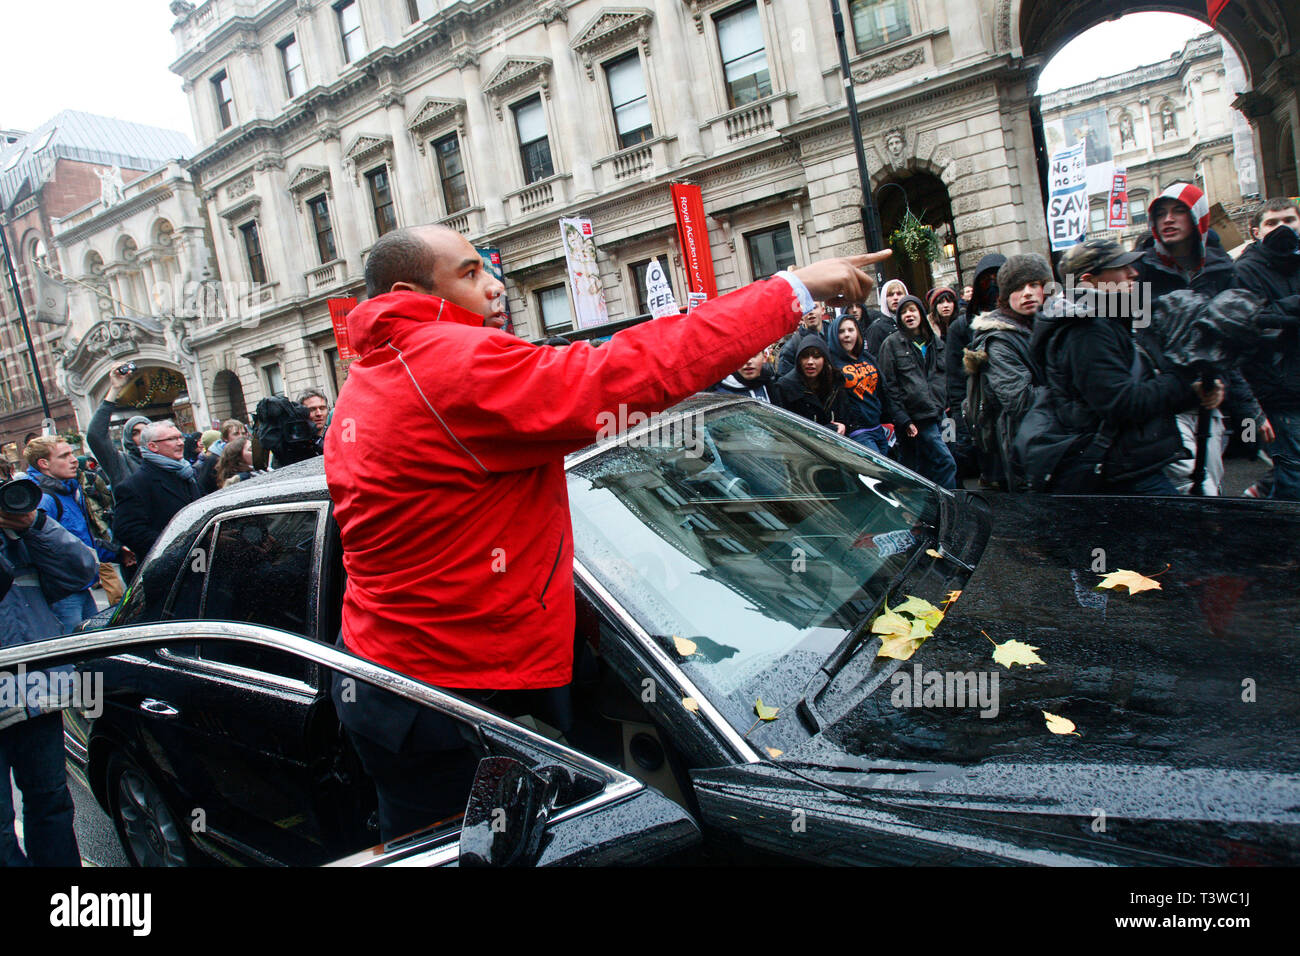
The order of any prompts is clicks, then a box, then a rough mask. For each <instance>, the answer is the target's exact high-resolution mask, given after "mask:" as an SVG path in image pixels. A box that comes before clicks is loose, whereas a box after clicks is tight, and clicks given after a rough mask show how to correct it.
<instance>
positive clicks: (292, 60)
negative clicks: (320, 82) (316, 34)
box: [276, 36, 307, 99]
mask: <svg viewBox="0 0 1300 956" xmlns="http://www.w3.org/2000/svg"><path fill="white" fill-rule="evenodd" d="M276 47H277V49H279V51H280V66H281V67H283V68H284V88H285V91H286V92H288V94H289V99H293V98H294V97H295V96H297V95H299V94H300V93H302V91H303V90H304V89H306V87H307V81H306V79H305V78H304V75H303V70H302V51H301V50H299V49H298V38H297V37H295V36H290V37H289V38H288V39H285V40H281V41H280V42H279V43H277V44H276Z"/></svg>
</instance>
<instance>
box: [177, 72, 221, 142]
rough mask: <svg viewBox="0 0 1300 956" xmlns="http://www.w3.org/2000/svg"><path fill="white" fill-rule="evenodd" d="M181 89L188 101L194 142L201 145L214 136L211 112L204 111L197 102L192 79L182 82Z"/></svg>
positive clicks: (195, 89)
mask: <svg viewBox="0 0 1300 956" xmlns="http://www.w3.org/2000/svg"><path fill="white" fill-rule="evenodd" d="M181 89H182V90H183V91H184V92H185V98H186V99H188V100H189V103H190V125H191V126H192V127H193V130H194V142H196V143H198V144H199V146H200V147H202V146H203V145H205V144H207V143H210V142H212V140H213V139H215V138H216V137H215V136H214V135H213V133H212V131H211V126H212V114H211V113H209V112H205V111H204V108H203V105H202V104H200V103H199V92H198V89H197V88H196V87H195V86H194V82H193V81H192V80H186V81H185V82H183V83H182V84H181Z"/></svg>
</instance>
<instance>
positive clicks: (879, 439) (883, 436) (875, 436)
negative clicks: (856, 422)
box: [849, 425, 889, 458]
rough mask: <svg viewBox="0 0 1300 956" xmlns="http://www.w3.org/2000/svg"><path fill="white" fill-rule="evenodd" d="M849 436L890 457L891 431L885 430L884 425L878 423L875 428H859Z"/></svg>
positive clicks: (860, 443)
mask: <svg viewBox="0 0 1300 956" xmlns="http://www.w3.org/2000/svg"><path fill="white" fill-rule="evenodd" d="M849 437H850V438H852V439H853V440H854V441H855V442H857V443H858V444H859V445H866V446H867V447H868V448H870V449H871V450H872V451H878V452H880V454H881V456H883V457H885V458H888V457H889V433H888V432H887V431H885V427H884V426H883V425H877V426H876V427H875V428H859V429H858V430H857V431H855V432H854V433H853V434H852V435H850V436H849Z"/></svg>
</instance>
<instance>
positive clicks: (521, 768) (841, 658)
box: [0, 396, 1300, 864]
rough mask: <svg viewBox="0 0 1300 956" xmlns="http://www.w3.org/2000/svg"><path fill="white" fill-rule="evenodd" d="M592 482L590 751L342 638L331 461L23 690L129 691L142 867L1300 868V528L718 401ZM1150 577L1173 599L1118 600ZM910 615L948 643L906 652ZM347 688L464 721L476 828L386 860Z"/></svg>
mask: <svg viewBox="0 0 1300 956" xmlns="http://www.w3.org/2000/svg"><path fill="white" fill-rule="evenodd" d="M567 472H568V477H569V497H570V503H571V508H572V515H573V532H574V540H575V548H576V558H575V577H576V584H577V589H578V627H577V634H576V635H575V647H576V654H575V667H574V680H573V687H572V690H573V699H574V705H575V711H576V720H575V725H574V728H573V730H572V731H571V732H570V733H569V734H568V735H567V737H566V739H562V740H561V739H555V738H556V737H557V736H558V732H556V731H554V730H553V728H550V727H548V726H546V724H545V723H543V722H542V721H540V720H538V719H536V718H535V717H533V716H531V715H515V716H514V718H513V719H508V718H506V717H504V716H502V715H499V714H496V713H494V712H492V711H490V710H489V709H487V708H485V707H482V706H479V705H476V704H471V703H467V702H465V701H462V700H460V699H459V698H457V697H455V696H453V694H451V693H444V692H440V691H438V690H436V689H432V688H429V687H427V686H426V685H423V684H421V683H419V682H417V681H414V680H410V679H408V678H404V677H402V676H400V675H397V674H394V673H393V672H391V671H387V670H386V669H384V668H382V667H378V666H377V665H374V664H371V663H369V662H366V661H361V660H359V659H357V658H355V657H353V656H351V655H349V654H347V653H346V652H344V651H340V650H338V649H336V648H335V647H334V646H333V645H334V643H335V640H336V638H337V636H338V633H339V627H340V614H341V612H340V604H341V597H342V592H343V587H344V580H343V570H342V560H341V550H340V545H339V539H338V531H337V528H336V527H335V525H334V523H333V521H332V519H331V517H330V500H329V497H328V493H327V490H326V486H325V479H324V473H323V469H322V464H321V462H320V460H319V459H317V460H314V461H311V462H305V463H302V464H300V465H295V466H291V467H289V468H286V469H282V470H279V471H277V472H275V473H274V474H272V475H269V476H266V477H263V478H257V479H253V480H251V481H248V482H244V483H241V484H240V485H239V486H238V487H237V488H234V489H229V490H226V491H222V492H218V493H216V494H214V495H210V496H208V497H205V498H202V499H200V500H199V501H197V502H195V503H194V504H192V505H190V506H188V507H187V508H186V509H185V510H184V511H182V512H181V513H180V514H178V515H177V516H176V518H175V519H174V520H173V521H172V523H171V525H170V526H169V527H168V529H167V531H166V532H165V533H164V535H163V536H162V538H160V539H159V541H158V543H157V545H156V546H155V548H154V550H153V551H152V552H151V553H150V555H149V556H148V558H147V559H146V560H145V562H144V564H143V567H142V570H141V572H140V575H139V578H138V579H137V581H136V582H135V583H134V584H133V585H132V587H131V589H130V591H129V593H128V595H127V596H126V598H125V599H124V601H123V603H122V604H121V605H120V606H119V607H118V608H117V609H115V610H114V611H113V612H112V613H111V614H106V615H105V617H106V618H107V620H103V621H98V622H95V626H104V628H105V629H103V630H98V631H90V630H88V631H86V632H83V633H81V634H78V635H73V636H70V637H66V638H61V639H58V640H57V641H51V642H42V643H41V644H39V645H27V646H26V647H20V648H17V649H11V650H7V651H4V652H0V667H6V668H7V667H12V666H14V665H16V664H17V663H18V662H19V661H20V660H22V661H25V662H26V664H27V666H28V667H29V668H30V667H35V666H50V665H52V664H56V663H67V662H72V663H74V664H76V665H77V667H78V668H79V669H80V673H81V674H83V675H96V676H95V679H99V678H98V676H97V675H102V679H103V684H104V687H103V693H102V695H101V702H102V707H101V708H100V710H101V712H99V713H98V714H95V708H94V707H91V708H90V709H89V713H91V714H92V715H93V716H87V715H86V709H85V708H84V706H83V710H82V711H81V712H78V711H75V710H71V711H69V713H68V719H67V728H68V740H69V753H70V758H71V760H70V763H71V765H72V766H73V768H74V770H75V771H76V772H77V774H78V775H79V776H80V778H81V779H83V780H84V782H85V785H86V787H87V788H88V789H89V791H90V792H91V793H93V795H94V798H95V802H96V803H97V804H98V806H99V808H101V809H102V810H103V811H104V812H106V813H107V814H108V815H109V816H111V818H112V821H113V822H112V826H113V827H114V828H115V829H116V831H117V833H118V834H119V836H120V838H121V841H122V843H123V845H124V846H125V847H126V849H127V852H128V856H129V858H130V859H131V860H132V862H138V863H192V862H197V861H199V860H207V859H213V858H215V859H217V860H222V861H226V862H240V863H249V862H253V863H290V864H303V863H324V862H334V861H340V860H341V861H343V862H350V863H367V864H368V863H377V864H383V863H389V862H402V863H407V862H418V863H439V862H451V861H454V860H456V859H461V860H462V861H466V862H469V861H472V862H502V861H517V862H530V863H549V862H594V863H604V862H644V861H647V860H652V859H656V858H658V857H661V856H663V855H665V854H676V858H677V859H692V858H693V854H695V853H700V852H702V853H703V854H704V855H705V856H706V858H709V859H723V860H732V859H745V858H758V859H771V858H773V857H780V858H796V859H800V860H808V861H816V862H852V863H925V864H951V863H963V864H970V863H976V864H980V863H985V864H991V863H1049V864H1062V863H1064V864H1070V863H1103V864H1186V863H1201V864H1223V863H1256V864H1259V863H1263V864H1276V863H1292V864H1294V863H1296V862H1297V861H1300V826H1298V824H1300V742H1298V735H1297V734H1296V733H1295V730H1294V729H1295V726H1296V718H1297V716H1298V715H1300V694H1298V693H1297V690H1296V688H1297V687H1298V686H1300V682H1298V681H1297V677H1300V666H1298V661H1297V636H1298V629H1297V623H1296V619H1297V618H1296V611H1297V601H1296V595H1297V588H1296V582H1297V581H1298V580H1300V507H1297V506H1294V505H1289V504H1282V503H1268V502H1264V503H1261V502H1255V501H1244V500H1243V501H1236V500H1227V499H1150V498H1104V499H1103V498H1085V497H1080V498H1051V497H1044V496H1026V497H1011V496H1005V497H1002V498H1000V499H998V500H997V501H996V502H995V507H991V506H990V504H989V503H988V502H986V501H985V500H984V499H982V498H981V497H979V496H976V495H971V494H967V493H964V492H957V493H950V492H947V491H943V490H941V489H938V488H936V487H935V486H933V485H932V484H930V483H928V482H926V481H925V480H923V479H921V478H919V477H917V476H916V475H914V474H912V473H911V472H909V471H907V470H905V469H902V468H900V467H898V466H896V465H895V464H893V463H892V462H889V461H887V460H885V459H882V458H881V457H879V456H877V455H876V454H874V453H873V452H870V451H867V450H866V449H864V448H862V447H861V446H859V445H857V444H855V443H853V442H851V441H847V440H845V439H842V438H840V437H838V436H836V435H834V434H832V433H830V432H828V431H826V430H825V429H822V428H820V427H818V426H815V425H813V424H811V423H809V422H806V421H805V420H803V419H799V418H797V417H795V416H792V415H790V414H788V413H785V412H783V411H781V410H779V409H775V408H772V407H771V406H768V405H764V404H761V403H757V402H753V401H749V400H742V399H727V398H723V397H720V396H709V397H703V396H700V397H696V398H694V399H691V400H689V401H688V402H685V403H683V404H682V405H679V406H677V407H676V408H675V409H674V410H672V412H671V413H670V414H669V415H668V416H667V417H665V418H661V419H658V420H656V421H654V422H652V423H651V424H650V425H648V426H646V427H643V428H640V429H637V430H633V431H631V432H629V433H628V434H625V435H623V436H621V437H620V438H619V439H617V440H616V441H613V442H610V443H607V444H602V445H598V446H594V447H592V448H589V449H587V450H585V451H583V452H580V453H577V454H575V455H572V456H570V458H569V460H568V462H567ZM1166 566H1168V569H1167V570H1163V573H1157V572H1161V571H1162V569H1165V568H1166ZM1120 569H1129V570H1136V571H1140V572H1143V573H1145V574H1149V575H1152V576H1153V579H1154V580H1156V581H1158V582H1159V583H1160V587H1159V588H1158V589H1150V590H1145V591H1142V592H1141V593H1137V594H1127V593H1124V592H1123V591H1101V590H1098V589H1097V585H1098V583H1099V582H1100V581H1101V580H1102V574H1103V572H1109V571H1116V570H1120ZM956 592H960V593H959V594H958V593H956ZM909 601H910V602H911V603H910V604H909V603H908V602H909ZM922 602H926V603H922ZM900 607H902V608H907V607H911V608H912V609H913V611H912V613H913V615H914V616H915V615H917V614H926V615H930V616H929V617H928V618H927V620H928V622H929V626H928V627H927V628H926V633H928V632H929V630H930V629H933V634H932V636H929V637H928V639H926V640H924V643H921V644H920V646H919V649H916V650H915V652H914V653H912V654H911V656H910V657H909V658H908V659H906V660H900V659H896V658H892V657H886V656H880V655H879V651H880V650H881V649H882V642H881V638H880V636H879V635H877V634H875V633H873V626H877V627H876V629H877V630H878V629H879V627H878V625H879V624H880V622H881V621H883V620H886V619H887V617H888V615H889V614H891V613H895V612H896V610H897V609H899V608H900ZM926 608H940V609H943V614H942V618H941V619H939V618H937V617H935V616H933V615H934V612H933V611H926V610H925V609H926ZM917 609H920V610H917ZM936 623H937V627H934V625H935V624H936ZM1013 640H1014V641H1018V642H1021V643H1023V644H1025V645H1028V646H1029V647H1030V648H1033V649H1034V655H1035V656H1037V658H1038V659H1039V660H1041V662H1042V663H1034V664H1031V665H1029V666H1024V665H1020V664H1013V665H1011V667H1010V668H1007V667H1005V666H1003V665H1002V664H999V663H997V662H995V661H994V659H993V653H994V651H995V647H994V645H995V644H996V645H1006V644H1007V642H1009V641H1013ZM330 671H338V672H340V674H343V675H346V676H347V677H350V678H351V679H354V680H362V681H367V682H370V683H372V684H374V685H377V686H378V687H380V688H382V689H383V690H384V691H385V692H387V693H391V694H396V695H400V696H402V697H406V698H409V699H416V700H419V701H422V702H423V703H424V704H425V705H426V706H428V707H431V708H435V709H438V710H440V711H441V712H443V713H444V714H447V715H449V716H451V717H453V718H454V719H455V720H457V721H458V722H459V723H460V725H461V726H462V727H463V733H462V736H463V738H464V741H465V756H466V767H467V770H466V773H465V774H464V775H463V776H462V777H461V778H460V779H461V782H460V783H459V784H458V786H460V787H463V793H461V792H460V791H457V792H456V793H455V794H453V795H452V796H453V797H454V798H455V799H459V797H460V796H463V797H464V798H465V806H466V812H465V814H464V815H461V814H460V813H456V814H454V815H451V816H449V817H448V819H445V820H439V821H430V827H429V829H427V830H421V831H419V832H417V833H413V834H410V835H408V836H407V837H404V838H403V839H401V840H398V841H394V842H390V843H387V844H381V843H380V842H379V839H378V833H377V829H376V826H375V810H374V807H375V797H374V791H373V788H372V787H371V785H370V784H369V781H368V780H367V779H366V777H365V775H364V773H363V772H362V771H361V769H360V765H359V762H358V760H357V758H356V756H355V755H354V754H353V753H352V751H351V748H350V747H349V746H348V743H347V739H346V737H345V735H344V734H343V733H342V732H341V730H340V725H339V723H338V720H337V717H336V716H335V714H334V710H333V705H332V702H331V698H330V694H329V693H328V689H329V682H328V676H329V672H330ZM936 675H937V677H936ZM83 704H84V702H83ZM1058 718H1064V719H1065V720H1066V721H1068V723H1061V722H1060V721H1059V720H1058ZM475 768H477V771H478V772H477V774H475V773H474V770H475ZM503 794H509V795H510V798H509V799H507V798H506V797H505V796H503ZM86 802H88V801H86ZM503 805H505V806H507V809H505V810H503V809H502V807H503ZM507 818H508V819H507ZM507 822H508V824H509V825H508V826H507V825H505V824H506V823H507ZM494 827H495V829H494ZM692 847H694V849H691V848H692Z"/></svg>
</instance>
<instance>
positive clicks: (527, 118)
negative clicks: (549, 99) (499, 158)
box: [513, 96, 555, 184]
mask: <svg viewBox="0 0 1300 956" xmlns="http://www.w3.org/2000/svg"><path fill="white" fill-rule="evenodd" d="M513 109H514V112H515V130H516V131H517V132H518V133H519V158H520V159H521V160H522V161H523V164H524V183H525V184H527V183H535V182H537V181H538V180H539V179H546V178H547V177H548V176H554V175H555V167H554V166H552V165H551V143H550V140H548V139H547V138H546V110H545V109H544V108H543V107H542V98H541V97H540V96H534V97H533V98H532V99H530V100H524V102H522V103H520V104H519V105H518V106H515V107H513Z"/></svg>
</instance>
